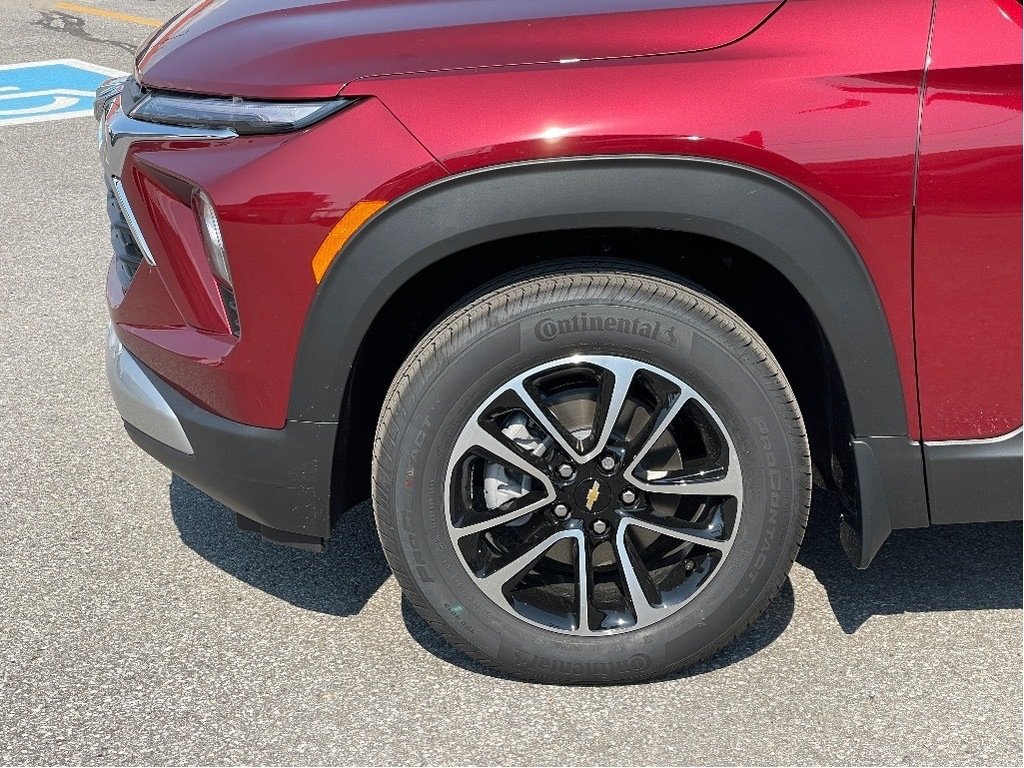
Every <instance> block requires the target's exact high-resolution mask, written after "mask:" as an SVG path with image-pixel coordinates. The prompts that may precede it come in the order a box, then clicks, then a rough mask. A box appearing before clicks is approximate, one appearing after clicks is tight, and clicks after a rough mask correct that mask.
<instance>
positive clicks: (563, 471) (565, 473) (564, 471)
mask: <svg viewBox="0 0 1024 768" xmlns="http://www.w3.org/2000/svg"><path fill="white" fill-rule="evenodd" d="M558 474H559V476H560V477H564V478H566V479H568V478H570V477H572V466H571V465H569V464H562V465H561V466H560V467H559V468H558Z"/></svg>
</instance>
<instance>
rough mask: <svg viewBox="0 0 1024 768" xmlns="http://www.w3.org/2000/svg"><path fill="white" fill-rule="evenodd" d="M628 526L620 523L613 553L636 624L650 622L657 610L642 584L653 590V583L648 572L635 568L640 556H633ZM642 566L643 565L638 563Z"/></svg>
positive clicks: (653, 619)
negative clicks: (641, 571) (628, 537)
mask: <svg viewBox="0 0 1024 768" xmlns="http://www.w3.org/2000/svg"><path fill="white" fill-rule="evenodd" d="M628 527H629V526H626V525H620V526H619V530H618V532H617V533H616V534H615V555H616V557H617V558H618V560H619V568H620V570H621V572H622V578H623V580H624V581H625V582H626V593H627V595H628V596H629V602H630V604H631V605H632V607H633V615H634V616H636V623H637V625H638V626H643V625H645V624H651V623H653V622H655V621H657V620H658V618H659V610H658V609H657V608H655V607H654V606H653V605H651V602H650V600H648V598H647V591H645V590H644V585H646V586H647V587H648V590H649V591H651V592H655V591H656V590H655V589H654V585H653V584H652V583H651V577H650V574H649V573H647V571H646V569H644V571H643V574H642V575H641V573H640V572H639V571H638V570H637V565H638V562H639V560H640V558H639V557H638V556H637V557H634V554H633V551H632V550H633V547H632V545H631V543H630V542H629V540H628V539H627V528H628ZM640 567H641V568H643V565H642V564H640Z"/></svg>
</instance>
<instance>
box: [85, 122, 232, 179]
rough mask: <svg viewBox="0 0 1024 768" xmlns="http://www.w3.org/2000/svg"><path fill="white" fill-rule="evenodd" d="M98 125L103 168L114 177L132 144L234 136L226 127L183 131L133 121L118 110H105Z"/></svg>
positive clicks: (173, 127) (121, 166)
mask: <svg viewBox="0 0 1024 768" xmlns="http://www.w3.org/2000/svg"><path fill="white" fill-rule="evenodd" d="M100 125H101V130H102V133H103V147H102V148H101V150H100V152H101V154H102V156H103V165H104V167H105V168H106V169H107V172H108V173H110V174H113V175H115V176H117V175H120V174H121V171H122V169H123V168H124V159H125V156H126V155H127V154H128V148H129V147H130V146H131V145H132V144H133V143H135V142H136V141H218V140H221V139H234V138H237V137H238V134H237V133H235V132H234V131H232V130H231V129H230V128H184V127H181V126H177V125H163V124H159V123H147V122H145V121H143V120H133V119H132V118H130V117H128V116H127V115H126V114H125V113H124V112H122V111H121V110H120V108H117V109H111V110H108V111H107V119H106V122H101V123H100Z"/></svg>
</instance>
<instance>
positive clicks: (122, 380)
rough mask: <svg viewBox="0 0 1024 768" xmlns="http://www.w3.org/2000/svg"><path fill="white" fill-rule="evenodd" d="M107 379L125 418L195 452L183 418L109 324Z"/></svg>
mask: <svg viewBox="0 0 1024 768" xmlns="http://www.w3.org/2000/svg"><path fill="white" fill-rule="evenodd" d="M106 359H107V382H108V383H109V385H110V393H111V394H112V395H113V397H114V405H116V406H117V410H118V412H119V413H120V414H121V418H122V419H123V420H124V421H125V422H126V423H128V424H131V425H132V426H133V427H135V428H136V429H138V430H139V431H141V432H145V433H146V434H147V435H149V436H150V437H152V438H153V439H154V440H158V441H160V442H161V443H163V444H164V445H167V446H170V447H171V448H174V449H175V450H176V451H181V452H182V453H187V454H190V455H191V454H193V453H195V451H193V450H192V443H190V442H189V439H188V436H187V435H186V434H185V430H184V429H182V427H181V422H180V421H178V417H177V416H176V415H175V414H174V411H172V410H171V406H169V405H168V404H167V401H166V400H164V398H163V397H162V396H161V394H160V393H159V392H158V391H157V389H156V387H154V386H153V382H152V381H150V380H149V377H148V376H147V375H146V373H145V372H144V371H143V370H142V368H141V367H140V366H139V364H138V363H137V362H136V361H135V358H134V357H133V356H132V354H131V353H130V352H128V350H126V349H125V348H124V347H123V346H122V345H121V342H120V341H118V338H117V334H115V333H114V327H113V325H108V326H107V354H106Z"/></svg>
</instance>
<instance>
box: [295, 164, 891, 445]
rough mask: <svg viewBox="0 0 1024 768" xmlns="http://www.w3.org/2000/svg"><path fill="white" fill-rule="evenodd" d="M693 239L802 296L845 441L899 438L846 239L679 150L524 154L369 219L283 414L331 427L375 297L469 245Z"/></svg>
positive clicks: (881, 339) (871, 306)
mask: <svg viewBox="0 0 1024 768" xmlns="http://www.w3.org/2000/svg"><path fill="white" fill-rule="evenodd" d="M592 227H638V228H657V229H670V230H678V231H680V232H687V233H693V234H700V235H706V236H709V237H714V238H717V239H719V240H723V241H726V242H728V243H731V244H733V245H735V246H738V247H740V248H743V249H745V250H747V251H750V252H751V253H753V254H755V255H757V256H758V257H760V258H762V259H763V260H765V261H766V262H767V263H769V264H770V265H772V266H773V267H774V268H775V269H777V270H778V271H779V272H780V273H781V274H782V275H783V276H784V277H785V278H786V279H787V280H789V282H790V283H791V284H792V285H793V286H794V288H795V289H796V290H797V291H798V292H799V293H800V294H801V295H802V296H803V298H804V300H805V301H806V302H807V304H808V305H809V306H810V308H811V310H812V311H813V312H814V314H815V315H816V317H817V319H818V322H819V323H820V324H821V326H822V329H823V331H824V333H825V337H826V340H827V341H828V343H829V344H830V346H831V348H832V352H833V354H834V356H835V359H836V361H837V363H838V366H839V370H840V375H841V377H842V379H843V382H844V385H845V388H846V393H847V397H848V399H849V404H850V410H851V416H852V420H853V429H854V432H855V434H857V435H887V436H896V435H907V434H908V431H907V413H906V407H905V404H904V399H903V391H902V386H901V378H900V372H899V368H898V365H897V362H896V354H895V350H894V347H893V343H892V338H891V334H890V331H889V326H888V323H887V321H886V318H885V313H884V311H883V309H882V305H881V301H880V300H879V298H878V294H877V292H876V290H875V287H874V283H873V282H872V280H871V277H870V275H869V274H868V272H867V269H866V267H865V266H864V263H863V261H862V259H861V257H860V255H859V254H858V252H857V250H856V248H855V247H854V246H853V244H852V242H851V241H850V239H849V237H847V236H846V234H845V233H844V232H843V230H842V228H841V227H840V226H839V224H838V223H837V222H836V221H835V219H833V218H832V216H831V215H830V214H829V213H828V212H827V211H825V209H823V208H822V207H821V206H820V205H819V204H818V203H817V202H816V201H814V200H813V199H811V198H810V197H809V196H808V195H807V194H805V193H804V192H802V191H800V190H798V189H797V188H795V187H793V186H792V185H790V184H789V183H787V182H785V181H783V180H781V179H778V178H776V177H774V176H771V175H769V174H767V173H765V172H763V171H760V170H756V169H751V168H747V167H744V166H739V165H736V164H732V163H727V162H723V161H717V160H707V159H702V158H688V157H661V156H653V157H650V156H643V157H636V156H629V157H583V158H563V159H557V160H543V161H530V162H524V163H517V164H512V165H504V166H496V167H491V168H486V169H482V170H477V171H471V172H467V173H464V174H461V175H457V176H451V177H446V178H444V179H441V180H439V181H437V182H434V183H432V184H429V185H427V186H425V187H423V188H420V189H418V190H415V191H414V192H411V193H409V194H407V195H405V196H403V197H402V198H399V199H398V200H396V201H393V202H392V203H391V204H389V205H388V206H386V207H385V208H384V209H382V210H381V212H380V213H379V214H378V215H377V216H375V217H374V218H373V219H372V220H371V221H369V222H368V223H367V224H366V225H365V227H364V228H363V229H362V230H360V231H359V232H358V233H357V234H356V235H355V236H354V237H353V238H352V240H350V241H349V242H348V243H347V244H346V245H345V247H344V248H343V250H342V251H341V252H340V253H339V254H338V256H337V257H336V258H335V259H334V262H333V264H332V265H331V267H330V269H329V270H328V272H327V274H326V275H325V277H324V279H323V281H322V283H321V285H320V287H319V289H318V290H317V292H316V295H315V296H314V300H313V303H312V306H311V308H310V312H309V315H308V317H307V320H306V325H305V329H304V332H303V335H302V341H301V343H300V347H299V351H298V356H297V360H296V364H295V375H294V378H293V384H292V392H291V399H290V403H289V417H290V418H291V419H293V420H300V421H336V420H337V419H338V417H339V412H340V410H341V404H342V397H343V394H344V390H345V387H346V385H347V382H348V375H349V372H350V370H351V369H352V365H353V363H354V360H355V357H356V352H357V351H358V349H359V345H360V344H361V343H362V340H363V337H364V334H365V333H366V332H367V330H368V329H369V327H370V324H371V323H372V322H373V320H374V318H375V317H376V315H377V313H378V312H379V311H380V310H381V308H382V307H383V306H384V305H385V304H386V302H387V300H388V299H389V298H390V297H391V296H392V295H393V293H394V292H395V291H396V290H398V288H399V287H401V286H402V285H403V284H405V283H406V282H407V281H408V280H410V279H412V278H413V277H415V275H416V274H417V273H418V272H420V271H421V270H423V269H425V268H426V267H429V266H430V265H432V264H434V263H436V262H438V261H440V260H442V259H444V258H445V257H447V256H449V255H451V254H454V253H456V252H458V251H461V250H463V249H465V248H469V247H471V246H475V245H480V244H483V243H486V242H489V241H493V240H497V239H501V238H505V237H510V236H514V235H522V234H530V233H536V232H543V231H553V230H562V229H574V228H592Z"/></svg>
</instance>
